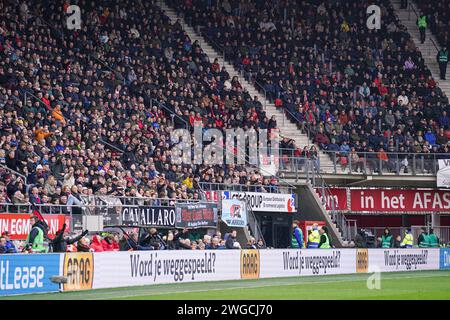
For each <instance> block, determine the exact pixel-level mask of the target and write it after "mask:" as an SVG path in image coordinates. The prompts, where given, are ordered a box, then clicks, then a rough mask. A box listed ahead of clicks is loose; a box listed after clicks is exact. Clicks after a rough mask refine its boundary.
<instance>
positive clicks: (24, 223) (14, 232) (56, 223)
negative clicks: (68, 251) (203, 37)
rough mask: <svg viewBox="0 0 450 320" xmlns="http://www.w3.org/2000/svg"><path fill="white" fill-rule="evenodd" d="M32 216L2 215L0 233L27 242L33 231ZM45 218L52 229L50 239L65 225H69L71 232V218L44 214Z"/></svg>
mask: <svg viewBox="0 0 450 320" xmlns="http://www.w3.org/2000/svg"><path fill="white" fill-rule="evenodd" d="M30 216H31V215H30V214H27V213H1V214H0V232H1V233H3V232H5V231H8V233H9V235H10V237H11V239H12V240H25V239H26V238H27V236H28V233H29V232H30V229H31V224H30ZM43 216H44V219H45V221H46V222H47V224H48V226H49V227H50V230H49V232H48V234H49V237H51V238H53V237H54V236H55V233H56V231H58V230H59V229H61V228H62V225H63V224H64V223H66V225H67V228H66V230H67V231H69V230H68V229H69V226H70V216H65V215H63V214H44V215H43Z"/></svg>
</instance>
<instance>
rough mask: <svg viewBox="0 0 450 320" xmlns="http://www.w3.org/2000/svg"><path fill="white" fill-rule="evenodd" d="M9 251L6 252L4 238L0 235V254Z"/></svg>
mask: <svg viewBox="0 0 450 320" xmlns="http://www.w3.org/2000/svg"><path fill="white" fill-rule="evenodd" d="M2 253H10V252H8V247H7V246H6V238H5V237H4V236H1V237H0V254H2Z"/></svg>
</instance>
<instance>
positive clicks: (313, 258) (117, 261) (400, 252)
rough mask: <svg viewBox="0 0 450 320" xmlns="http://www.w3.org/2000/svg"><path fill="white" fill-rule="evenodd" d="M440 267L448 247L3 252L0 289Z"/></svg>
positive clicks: (449, 263) (446, 264)
mask: <svg viewBox="0 0 450 320" xmlns="http://www.w3.org/2000/svg"><path fill="white" fill-rule="evenodd" d="M438 269H450V249H447V248H443V249H439V248H436V249H434V248H429V249H418V248H415V249H276V250H206V251H132V252H129V251H123V252H99V253H61V254H56V253H55V254H15V255H12V254H7V255H2V256H0V295H13V294H28V293H44V292H57V291H76V290H90V289H99V288H114V287H126V286H140V285H151V284H164V283H185V282H197V281H218V280H239V279H259V278H275V277H293V276H316V275H331V274H353V273H372V272H396V271H418V270H438ZM55 276H58V277H57V279H59V282H62V283H61V284H57V283H54V282H52V278H54V277H55ZM61 280H63V281H61Z"/></svg>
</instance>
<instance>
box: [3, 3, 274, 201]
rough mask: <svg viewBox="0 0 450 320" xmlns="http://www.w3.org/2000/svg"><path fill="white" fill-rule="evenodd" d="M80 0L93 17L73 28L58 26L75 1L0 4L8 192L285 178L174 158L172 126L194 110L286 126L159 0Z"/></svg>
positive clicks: (153, 188)
mask: <svg viewBox="0 0 450 320" xmlns="http://www.w3.org/2000/svg"><path fill="white" fill-rule="evenodd" d="M79 5H80V6H81V10H82V12H83V17H85V18H84V19H85V23H83V28H82V29H81V30H77V31H75V30H74V31H69V30H66V29H64V28H61V27H58V25H59V26H61V25H63V21H65V16H64V11H63V8H65V6H67V3H66V4H64V3H63V2H62V1H52V0H49V1H42V2H40V3H35V2H33V1H21V2H20V5H19V3H18V2H17V1H2V3H0V20H1V23H0V115H1V117H0V131H1V141H0V156H1V157H0V158H1V159H0V161H1V164H2V165H3V167H2V169H1V175H2V176H1V183H2V189H3V190H2V191H5V192H2V194H1V199H0V202H3V203H27V202H30V203H34V202H36V203H40V204H42V203H53V204H71V203H75V204H77V203H78V202H79V201H80V196H82V195H92V194H95V195H112V196H128V197H133V196H145V197H153V198H170V199H198V198H200V197H201V187H200V183H201V182H204V183H207V184H215V183H226V184H242V185H265V186H267V188H264V187H258V188H256V189H255V190H254V191H263V192H264V191H271V190H274V189H275V188H276V186H277V184H278V182H277V181H276V179H265V178H264V177H263V176H262V175H261V174H260V173H259V172H258V170H255V169H254V168H246V167H245V166H226V167H221V166H190V165H174V164H173V163H172V159H171V151H170V149H171V143H170V132H171V131H172V130H173V129H174V128H185V127H188V128H189V127H192V125H193V124H194V121H196V120H197V121H198V120H201V121H203V124H204V128H213V127H214V128H221V129H225V128H236V127H240V128H244V129H246V128H250V127H255V128H256V129H258V128H264V129H267V128H269V129H270V128H275V127H276V126H277V125H276V121H274V120H273V119H268V118H267V117H266V116H265V113H264V111H262V109H261V103H260V102H259V101H257V100H256V99H253V98H251V97H250V96H249V95H248V93H247V92H246V91H244V90H242V88H241V86H240V84H239V81H238V80H237V79H229V76H228V73H227V70H226V69H225V68H223V67H220V65H219V64H218V63H216V62H210V61H209V60H208V58H207V56H206V55H205V54H204V53H203V52H202V50H201V48H200V46H199V44H198V43H196V42H194V43H192V42H191V40H190V39H189V37H188V36H187V35H186V34H185V33H184V32H183V30H182V29H181V27H180V25H179V24H173V25H172V24H170V23H169V21H168V18H167V17H166V16H164V14H163V12H162V11H161V9H160V8H159V7H157V6H156V5H155V2H154V1H153V2H152V1H137V2H136V1H121V2H120V4H119V3H117V4H116V3H113V2H111V1H87V2H82V3H80V4H79ZM56 22H58V23H56ZM7 168H8V169H7ZM34 187H36V188H37V189H36V190H35V189H34ZM32 190H35V191H32ZM32 193H36V195H35V196H33V197H32V196H30V199H28V194H32ZM27 200H29V201H27Z"/></svg>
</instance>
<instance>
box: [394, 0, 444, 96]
mask: <svg viewBox="0 0 450 320" xmlns="http://www.w3.org/2000/svg"><path fill="white" fill-rule="evenodd" d="M390 1H391V4H392V6H393V7H394V10H395V13H396V14H397V16H398V18H399V19H400V22H401V23H402V24H403V25H404V26H405V27H406V28H407V29H408V32H409V34H410V35H411V38H412V39H413V41H414V44H415V45H416V47H417V48H418V49H419V50H420V52H421V53H422V57H423V58H424V60H425V64H426V65H427V67H428V69H430V71H431V74H432V75H433V78H434V80H435V81H436V82H437V83H438V86H439V88H441V89H442V91H443V92H444V93H445V94H446V95H447V97H450V64H448V65H447V74H446V78H447V80H445V81H444V80H440V77H439V65H438V63H437V62H436V55H437V53H438V50H436V47H435V45H434V44H436V46H437V47H438V48H440V47H439V43H438V41H437V39H436V37H435V36H434V35H433V34H432V33H431V31H430V30H429V29H427V31H426V37H425V42H424V43H423V44H421V43H420V33H419V28H418V27H417V25H416V22H417V16H416V13H415V12H417V13H419V9H418V8H417V6H416V5H415V4H414V3H413V1H408V9H400V0H390ZM413 9H414V10H415V12H414V10H413ZM433 42H434V44H433Z"/></svg>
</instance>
